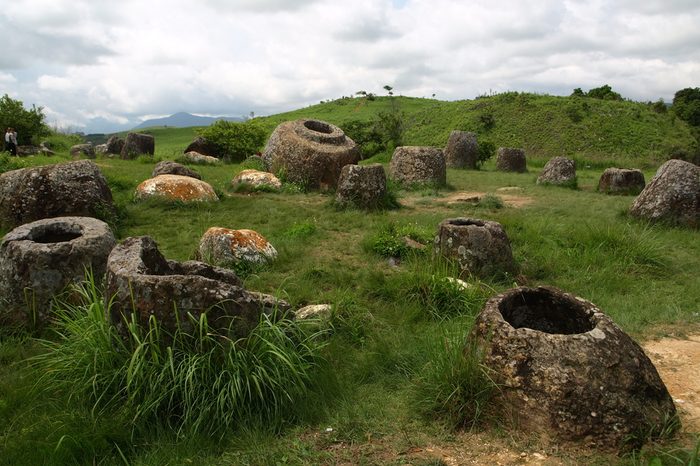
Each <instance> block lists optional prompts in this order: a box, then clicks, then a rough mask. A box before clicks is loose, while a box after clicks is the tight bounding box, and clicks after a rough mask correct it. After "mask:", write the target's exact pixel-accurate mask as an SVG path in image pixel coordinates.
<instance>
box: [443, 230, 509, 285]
mask: <svg viewBox="0 0 700 466" xmlns="http://www.w3.org/2000/svg"><path fill="white" fill-rule="evenodd" d="M434 246H435V249H434V250H435V253H436V254H441V255H442V256H444V257H446V258H448V259H453V260H456V261H457V263H458V264H459V268H460V270H461V275H476V276H479V277H482V278H490V277H493V276H498V275H503V274H505V273H513V272H515V270H516V265H515V261H514V260H513V253H512V251H511V248H510V241H509V240H508V236H507V235H506V232H505V230H504V229H503V226H501V224H500V223H498V222H493V221H490V220H481V219H476V218H464V217H458V218H448V219H446V220H443V221H442V222H441V223H440V225H439V227H438V233H437V235H436V236H435V245H434Z"/></svg>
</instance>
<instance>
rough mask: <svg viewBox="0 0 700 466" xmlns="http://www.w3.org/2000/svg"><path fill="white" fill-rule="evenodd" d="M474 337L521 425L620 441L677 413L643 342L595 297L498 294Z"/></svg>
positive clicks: (527, 291) (552, 292)
mask: <svg viewBox="0 0 700 466" xmlns="http://www.w3.org/2000/svg"><path fill="white" fill-rule="evenodd" d="M469 338H470V339H472V342H475V343H476V344H477V346H478V347H479V348H481V350H482V351H483V355H484V364H485V365H486V366H487V367H488V368H489V369H490V370H491V371H492V376H493V378H494V381H495V382H496V384H498V386H499V390H498V395H497V397H500V398H501V400H500V401H501V402H502V403H503V404H504V408H506V409H505V412H506V414H507V415H508V416H510V417H511V418H512V419H511V420H512V421H514V423H515V425H516V426H517V427H519V428H520V429H523V430H526V431H531V432H539V433H542V434H546V435H548V436H552V437H554V438H556V439H558V440H576V441H578V440H582V441H586V442H588V443H591V444H593V445H595V446H598V447H602V448H617V447H620V446H622V445H623V443H624V442H626V441H630V440H634V436H635V435H640V434H641V435H648V434H649V433H653V432H659V431H660V430H661V429H662V428H664V427H665V425H666V423H667V422H668V421H669V420H671V419H674V417H675V415H676V410H675V407H674V405H673V401H672V399H671V397H670V395H669V393H668V391H667V390H666V387H665V386H664V384H663V382H662V381H661V378H660V377H659V375H658V373H657V371H656V369H655V367H654V365H653V364H652V363H651V361H650V360H649V358H648V357H647V356H646V355H645V354H644V351H643V350H642V349H641V347H640V346H639V345H638V344H637V343H635V342H634V341H633V340H632V339H631V338H630V337H629V336H628V335H627V334H625V333H624V332H623V331H622V330H620V328H619V327H618V326H617V325H615V324H614V323H613V322H612V320H611V319H610V318H609V317H607V316H606V315H605V314H603V312H602V311H601V310H600V309H598V308H597V307H596V306H595V305H594V304H592V303H590V302H589V301H586V300H584V299H581V298H579V297H576V296H574V295H571V294H569V293H565V292H563V291H561V290H558V289H556V288H551V287H538V288H525V287H521V288H514V289H511V290H508V291H506V292H504V293H501V294H499V295H497V296H495V297H493V298H491V299H490V300H489V301H488V302H487V303H486V305H485V306H484V308H483V310H482V311H481V313H480V314H479V316H478V317H477V319H476V322H475V325H474V328H473V330H472V333H471V334H470V336H469ZM637 440H640V439H637Z"/></svg>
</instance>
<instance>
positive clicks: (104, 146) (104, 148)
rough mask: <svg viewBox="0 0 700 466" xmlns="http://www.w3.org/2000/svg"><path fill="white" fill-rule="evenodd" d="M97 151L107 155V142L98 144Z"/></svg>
mask: <svg viewBox="0 0 700 466" xmlns="http://www.w3.org/2000/svg"><path fill="white" fill-rule="evenodd" d="M95 153H96V154H99V155H107V144H98V145H96V146H95Z"/></svg>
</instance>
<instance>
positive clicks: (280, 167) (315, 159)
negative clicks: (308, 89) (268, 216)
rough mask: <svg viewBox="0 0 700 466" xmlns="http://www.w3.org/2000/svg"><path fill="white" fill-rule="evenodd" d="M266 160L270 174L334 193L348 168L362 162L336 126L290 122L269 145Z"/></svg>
mask: <svg viewBox="0 0 700 466" xmlns="http://www.w3.org/2000/svg"><path fill="white" fill-rule="evenodd" d="M262 158H263V160H264V161H265V163H266V164H267V166H268V167H269V171H270V172H271V173H275V174H284V176H285V178H286V180H287V181H290V182H292V183H298V184H302V185H304V186H306V187H307V188H311V189H332V188H335V187H336V185H337V184H338V178H339V177H340V171H341V169H342V168H343V167H344V166H345V165H349V164H356V163H357V162H359V160H360V149H359V147H358V146H357V144H355V141H353V140H352V139H350V138H349V137H347V136H346V135H345V133H344V132H343V130H341V129H340V128H338V127H337V126H335V125H332V124H330V123H326V122H324V121H319V120H296V121H287V122H285V123H282V124H280V125H279V126H277V128H275V131H274V132H273V133H272V134H271V135H270V139H269V140H268V141H267V145H266V146H265V151H264V152H263V155H262Z"/></svg>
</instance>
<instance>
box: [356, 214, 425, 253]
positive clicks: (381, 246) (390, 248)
mask: <svg viewBox="0 0 700 466" xmlns="http://www.w3.org/2000/svg"><path fill="white" fill-rule="evenodd" d="M406 238H409V239H411V240H413V241H416V242H418V243H420V244H423V245H426V244H429V243H430V241H431V240H432V233H427V232H425V231H422V230H419V229H418V228H417V227H415V226H413V225H405V226H402V227H397V226H396V225H395V224H394V223H389V224H388V225H386V226H384V227H383V228H382V229H381V230H380V231H379V232H377V233H375V234H372V235H370V236H369V237H367V238H366V239H365V240H364V242H363V244H364V247H365V249H366V250H368V251H371V252H373V253H375V254H379V255H380V256H382V257H398V258H405V257H408V256H409V255H410V254H422V253H423V252H424V251H423V250H422V249H416V248H412V247H410V246H409V245H408V244H407V241H406Z"/></svg>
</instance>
